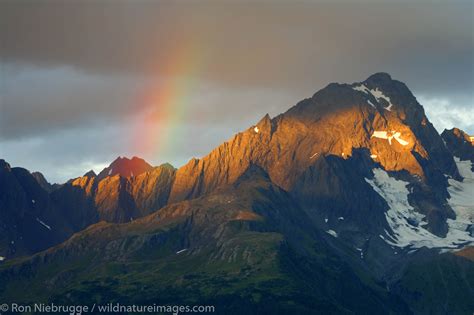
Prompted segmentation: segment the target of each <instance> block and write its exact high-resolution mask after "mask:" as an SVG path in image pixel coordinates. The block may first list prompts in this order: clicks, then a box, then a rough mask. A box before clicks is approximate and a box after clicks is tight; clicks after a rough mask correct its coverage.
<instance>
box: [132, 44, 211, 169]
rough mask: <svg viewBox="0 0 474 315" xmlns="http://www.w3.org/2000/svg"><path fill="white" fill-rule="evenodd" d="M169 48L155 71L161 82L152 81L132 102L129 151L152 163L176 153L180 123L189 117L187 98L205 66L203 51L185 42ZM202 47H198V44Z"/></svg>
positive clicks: (180, 129)
mask: <svg viewBox="0 0 474 315" xmlns="http://www.w3.org/2000/svg"><path fill="white" fill-rule="evenodd" d="M184 42H186V41H183V44H182V45H180V46H179V47H177V48H175V49H172V50H171V51H170V52H169V53H168V54H167V56H169V58H168V59H165V60H160V61H159V62H158V64H157V65H156V68H158V69H160V70H159V71H157V73H159V74H160V77H163V79H159V80H154V82H153V83H151V84H150V85H149V86H147V87H146V88H145V92H144V93H143V94H142V95H141V96H140V97H139V98H138V100H137V101H136V111H138V113H139V115H138V117H140V118H139V119H138V120H137V121H136V122H135V126H134V131H133V132H134V135H133V137H132V143H131V151H132V152H134V153H136V154H140V155H141V156H143V157H144V158H147V159H150V160H151V161H152V160H156V159H160V157H161V156H163V155H167V156H169V155H170V154H172V152H173V150H177V149H178V148H177V147H176V145H175V143H179V142H180V141H175V140H176V139H178V138H179V137H181V136H182V128H179V126H180V124H181V123H182V122H184V121H186V119H187V117H188V116H189V115H191V113H190V111H189V110H188V108H189V104H190V101H191V99H190V97H191V96H192V94H193V91H195V89H196V85H197V83H198V77H199V74H200V72H201V70H202V69H203V68H204V64H205V62H204V61H205V58H204V57H205V49H202V47H199V45H196V44H195V43H194V42H192V41H187V43H184ZM201 46H202V45H201Z"/></svg>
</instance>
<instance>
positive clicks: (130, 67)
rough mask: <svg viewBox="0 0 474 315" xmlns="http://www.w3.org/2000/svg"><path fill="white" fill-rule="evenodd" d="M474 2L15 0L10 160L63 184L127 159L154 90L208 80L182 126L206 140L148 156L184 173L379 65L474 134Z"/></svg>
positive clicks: (447, 123) (437, 119)
mask: <svg viewBox="0 0 474 315" xmlns="http://www.w3.org/2000/svg"><path fill="white" fill-rule="evenodd" d="M473 6H474V4H473V2H472V1H449V2H444V1H439V2H438V1H388V0H387V1H349V0H347V1H301V2H294V1H291V2H290V1H280V2H274V1H259V2H256V1H253V2H252V1H245V2H244V1H228V2H222V1H219V2H217V1H216V2H205V1H200V2H194V1H178V2H171V1H161V2H160V1H47V0H46V1H41V2H40V1H33V0H32V1H8V0H3V1H0V26H1V27H0V45H1V47H0V54H1V60H0V67H1V68H0V71H1V72H0V93H1V99H0V101H1V107H0V151H1V152H0V156H5V157H8V158H9V159H10V160H12V161H17V162H16V163H17V165H24V166H27V167H30V168H32V169H40V170H44V171H46V172H47V173H48V172H49V173H51V174H53V172H54V174H53V175H52V177H53V178H54V179H55V180H58V179H60V178H63V179H65V178H67V177H70V173H71V172H76V175H80V174H81V173H82V172H83V171H85V170H86V169H84V168H85V167H86V166H87V167H89V165H100V164H101V163H103V161H104V159H106V160H110V159H111V158H112V157H113V155H114V154H115V155H117V154H134V153H136V154H139V152H128V151H127V150H125V149H124V141H132V140H130V139H128V136H129V135H130V133H131V132H132V131H133V130H131V129H132V127H131V126H129V120H130V119H131V118H133V119H136V118H137V117H140V115H142V114H143V110H146V108H147V107H150V106H161V105H162V104H141V103H140V102H141V101H142V98H141V96H143V95H146V94H147V93H148V89H149V88H150V86H152V87H153V86H159V82H162V81H163V80H165V81H166V80H167V79H169V77H170V76H171V75H173V76H179V75H192V77H193V80H194V81H195V82H197V83H196V84H195V86H193V89H192V91H190V92H189V93H190V95H188V97H187V102H188V104H187V112H188V114H187V115H186V117H184V118H182V119H181V120H180V121H178V122H177V125H178V126H179V127H180V128H182V129H183V130H185V131H183V132H184V134H185V135H188V136H189V137H191V138H193V135H196V134H200V135H201V137H200V139H195V137H194V138H193V139H194V140H193V141H191V142H189V141H184V140H180V141H181V142H182V143H181V142H179V143H178V144H177V146H181V151H179V152H172V153H168V154H167V153H164V154H163V156H162V157H154V156H149V157H148V156H144V157H145V158H147V159H150V160H153V161H154V162H156V163H158V162H162V161H163V159H167V160H170V161H171V162H175V164H178V165H179V164H180V163H183V162H184V161H185V160H186V159H187V158H189V157H191V156H200V155H202V154H205V153H206V152H207V151H208V150H210V149H211V148H212V147H214V146H215V145H217V144H219V143H220V142H222V141H223V140H226V139H227V138H228V137H230V136H231V135H232V134H233V133H234V132H235V131H238V130H242V129H245V128H246V127H248V126H249V125H250V124H252V123H253V122H255V121H256V120H257V119H258V118H260V117H261V116H263V115H264V114H265V113H267V112H269V113H270V114H271V115H276V114H278V113H280V112H282V111H285V110H286V109H287V108H288V107H290V106H292V105H293V104H295V103H296V102H297V101H298V100H300V99H302V98H305V97H308V96H310V95H312V94H313V93H314V92H316V90H318V89H320V88H322V87H324V86H325V85H327V84H328V83H329V82H334V81H336V82H354V81H361V80H364V79H365V78H366V77H367V76H369V75H370V74H372V73H374V72H379V71H385V72H389V73H390V74H391V75H392V77H394V78H396V79H399V80H401V81H404V82H405V83H406V84H407V85H408V86H409V87H410V88H411V89H412V91H413V92H414V93H415V95H416V96H417V97H418V99H419V101H420V102H421V103H422V104H423V105H424V106H425V109H426V111H427V114H428V116H429V118H430V119H431V120H432V121H433V122H434V123H435V125H436V127H437V128H438V129H439V130H441V129H443V128H445V127H452V126H453V125H454V124H456V125H458V126H459V127H462V128H465V129H466V130H467V131H468V132H471V133H474V125H473V121H474V115H473V114H472V113H471V112H472V107H473V102H474V101H473V100H474V96H473V90H474V89H473V86H474V69H473V64H474V63H473V55H474V47H473V46H474V40H473V37H474V34H473V28H474V25H473V15H474V14H473ZM183 47H184V48H183ZM186 49H188V50H189V51H188V52H187V54H186V53H185V54H184V55H185V56H187V58H189V59H191V60H192V59H193V58H194V57H195V56H196V55H199V58H197V57H196V59H199V60H198V62H199V65H200V68H199V71H196V72H193V73H187V71H188V69H187V68H186V67H182V68H181V69H180V68H178V69H180V70H179V71H178V72H176V69H174V68H173V67H170V65H173V64H174V63H175V62H176V60H178V62H183V60H179V58H180V57H179V56H177V54H180V53H183V52H182V50H186ZM181 58H182V57H181ZM157 82H158V83H157ZM104 126H106V127H107V128H104ZM186 130H187V131H186ZM80 135H84V137H80ZM78 137H79V138H80V139H83V140H79V139H78ZM84 139H88V140H87V141H86V140H84ZM183 141H184V142H183ZM58 150H59V151H58ZM61 150H62V152H63V153H60V151H61ZM53 153H54V154H53ZM32 155H34V156H37V157H38V158H37V159H34V160H33V159H31V158H30V156H32ZM53 155H54V157H53ZM62 157H67V158H64V159H61V158H62ZM72 160H74V161H75V165H76V166H77V167H76V169H75V170H69V168H68V166H67V165H70V164H71V163H70V161H72ZM61 161H63V162H61ZM79 169H80V171H79ZM61 174H62V175H61Z"/></svg>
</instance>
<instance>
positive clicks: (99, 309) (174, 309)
mask: <svg viewBox="0 0 474 315" xmlns="http://www.w3.org/2000/svg"><path fill="white" fill-rule="evenodd" d="M1 311H4V312H6V311H10V312H11V313H25V312H34V313H68V314H72V315H76V314H84V313H122V312H127V313H170V314H173V315H177V314H179V313H213V312H215V307H214V306H211V305H193V306H189V305H156V304H153V305H122V304H120V303H108V304H100V305H99V304H93V305H92V306H88V305H58V304H54V303H49V304H46V303H34V304H31V305H22V304H17V303H11V304H10V305H8V304H2V308H1V309H0V312H1Z"/></svg>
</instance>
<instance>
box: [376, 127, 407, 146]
mask: <svg viewBox="0 0 474 315" xmlns="http://www.w3.org/2000/svg"><path fill="white" fill-rule="evenodd" d="M401 135H402V134H401V132H398V131H393V130H392V131H374V133H373V134H372V136H371V138H379V139H387V140H388V143H389V144H390V145H392V139H395V140H397V141H398V143H400V144H401V145H403V146H406V145H409V144H410V142H408V141H406V140H403V139H402V138H400V137H401Z"/></svg>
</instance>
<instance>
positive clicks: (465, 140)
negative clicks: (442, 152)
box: [441, 128, 474, 170]
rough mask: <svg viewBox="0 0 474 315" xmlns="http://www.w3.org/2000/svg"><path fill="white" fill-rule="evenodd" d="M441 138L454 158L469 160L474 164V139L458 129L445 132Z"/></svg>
mask: <svg viewBox="0 0 474 315" xmlns="http://www.w3.org/2000/svg"><path fill="white" fill-rule="evenodd" d="M441 136H442V137H443V140H444V141H445V143H446V147H447V148H448V150H449V151H450V152H451V153H452V154H453V156H455V157H456V158H458V159H460V160H462V161H465V160H469V161H471V163H474V137H472V136H469V135H468V134H467V133H465V132H464V131H462V130H460V129H458V128H453V129H451V130H444V131H443V133H442V134H441ZM473 170H474V169H473Z"/></svg>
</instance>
